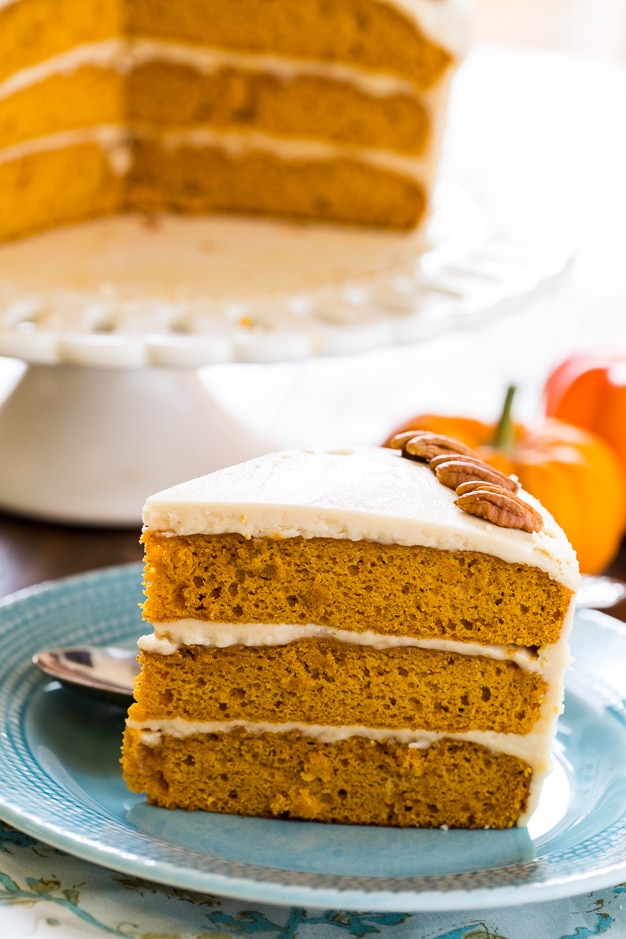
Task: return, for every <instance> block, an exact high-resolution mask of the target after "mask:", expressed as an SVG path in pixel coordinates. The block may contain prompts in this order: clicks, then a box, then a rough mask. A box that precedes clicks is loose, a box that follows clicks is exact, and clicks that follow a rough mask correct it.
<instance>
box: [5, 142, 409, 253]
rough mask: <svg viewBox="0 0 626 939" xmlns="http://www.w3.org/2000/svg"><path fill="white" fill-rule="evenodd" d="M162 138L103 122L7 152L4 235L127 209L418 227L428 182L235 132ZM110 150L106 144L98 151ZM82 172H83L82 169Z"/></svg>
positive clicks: (105, 147) (13, 234) (19, 233)
mask: <svg viewBox="0 0 626 939" xmlns="http://www.w3.org/2000/svg"><path fill="white" fill-rule="evenodd" d="M187 140H188V138H186V137H185V136H182V137H176V138H174V139H169V140H168V139H166V140H162V139H153V138H150V137H149V136H148V135H145V136H142V137H135V138H133V137H132V136H130V137H129V136H128V135H125V134H124V133H123V131H122V130H121V129H119V128H107V127H98V128H92V129H87V130H85V131H82V130H78V131H76V132H74V133H72V132H70V133H68V134H59V135H56V136H54V137H47V138H40V139H38V140H36V141H29V142H27V143H25V144H21V145H17V146H16V147H13V148H7V149H5V150H4V151H0V240H2V239H6V238H15V237H20V236H22V235H26V234H30V233H31V232H33V231H37V230H39V229H41V228H46V227H52V226H55V225H58V224H61V223H67V222H76V221H80V220H82V219H85V218H89V217H92V216H93V215H103V214H110V213H111V212H120V211H139V212H141V211H146V212H152V211H156V212H165V211H173V212H178V213H181V214H204V213H207V212H237V211H239V212H245V213H251V214H256V213H264V214H272V215H275V216H282V217H285V218H296V217H298V218H309V219H318V220H326V221H334V222H342V223H350V224H362V225H378V224H380V225H392V226H393V227H398V228H408V227H410V226H411V225H412V224H413V222H414V220H415V219H417V218H419V217H421V215H422V214H423V212H424V210H425V194H424V190H423V188H422V185H421V184H420V182H419V181H417V180H414V179H403V178H402V177H401V176H399V175H396V174H395V173H394V172H393V171H392V172H388V171H387V170H385V169H384V167H378V166H376V165H374V164H366V163H359V162H356V161H352V160H347V159H343V160H338V161H335V162H333V161H332V160H331V159H328V160H326V159H324V158H322V159H320V158H319V153H318V150H317V149H315V150H314V152H313V154H312V157H311V158H310V159H309V158H307V157H306V154H305V155H304V156H303V157H302V158H297V159H294V160H289V159H288V158H286V159H283V158H282V157H281V156H280V155H275V154H273V153H272V152H269V151H267V150H264V149H263V148H258V147H257V146H256V142H255V145H254V146H253V147H252V149H251V150H250V152H248V153H245V152H242V151H241V150H240V149H239V148H238V146H236V143H235V145H234V146H233V141H223V140H220V139H219V137H218V136H217V135H210V141H212V142H210V141H208V142H207V143H206V145H204V144H203V142H202V139H200V140H198V139H193V138H192V139H191V140H190V141H189V142H187ZM98 150H99V151H100V152H96V151H98ZM78 177H80V178H78Z"/></svg>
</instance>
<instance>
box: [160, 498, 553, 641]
mask: <svg viewBox="0 0 626 939" xmlns="http://www.w3.org/2000/svg"><path fill="white" fill-rule="evenodd" d="M438 485H439V484H438ZM441 488H443V487H441ZM459 514H460V513H459ZM143 543H144V551H145V557H146V563H147V567H146V573H145V577H146V581H147V583H148V585H149V596H148V599H147V600H146V602H145V604H144V608H143V612H144V617H145V618H146V619H148V620H151V621H152V622H156V623H162V622H165V621H167V620H178V619H182V618H185V617H193V618H197V619H207V620H215V621H221V622H224V621H227V620H229V619H230V620H234V621H235V622H237V621H239V622H244V623H260V622H265V623H319V624H322V625H327V626H335V627H337V628H339V629H347V630H354V631H357V632H360V631H363V630H373V631H374V632H377V633H382V634H384V635H386V634H397V635H409V636H415V637H437V638H445V639H456V640H459V641H467V642H482V643H493V644H497V645H507V644H512V645H518V646H544V645H546V644H551V643H554V642H557V641H558V639H559V636H560V632H561V626H562V623H563V619H564V617H565V614H566V612H567V610H568V609H569V606H570V601H571V592H570V591H569V590H568V589H567V588H566V587H564V586H563V585H562V584H559V583H557V582H556V581H554V580H552V579H551V578H550V577H549V576H548V575H547V574H546V573H544V572H543V571H539V570H537V569H536V568H532V567H529V566H528V565H523V564H507V563H505V562H504V561H502V560H500V559H498V558H491V557H489V556H487V555H485V554H481V553H479V552H475V551H457V552H454V551H446V552H441V551H438V550H437V549H435V548H430V547H422V546H420V545H410V546H408V545H390V544H385V545H382V544H380V543H378V542H372V541H349V540H347V539H345V538H343V539H332V538H302V537H293V538H283V539H277V538H246V537H244V536H242V535H237V534H225V535H187V536H170V537H167V536H164V535H161V534H159V533H158V532H153V531H146V532H144V535H143Z"/></svg>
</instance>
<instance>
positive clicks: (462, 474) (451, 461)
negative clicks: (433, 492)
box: [430, 455, 519, 492]
mask: <svg viewBox="0 0 626 939" xmlns="http://www.w3.org/2000/svg"><path fill="white" fill-rule="evenodd" d="M430 467H431V469H432V470H433V471H434V473H435V476H436V477H437V479H438V480H439V482H440V483H443V485H444V486H447V487H448V488H449V489H457V487H458V486H460V485H461V484H462V483H465V482H471V481H472V480H480V481H481V482H488V483H494V484H496V485H498V486H502V488H503V489H507V490H508V491H509V492H517V490H518V489H519V483H518V482H517V480H515V479H513V478H512V477H511V476H506V475H505V474H504V473H501V472H500V470H499V469H496V468H495V467H493V466H489V464H488V463H485V462H484V460H476V459H474V457H471V456H463V455H460V456H450V457H445V456H438V457H435V459H434V460H431V462H430Z"/></svg>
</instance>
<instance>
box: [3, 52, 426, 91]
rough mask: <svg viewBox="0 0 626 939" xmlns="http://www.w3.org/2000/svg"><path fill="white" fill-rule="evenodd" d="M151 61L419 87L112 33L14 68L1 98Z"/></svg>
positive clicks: (376, 75) (306, 62)
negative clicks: (89, 71)
mask: <svg viewBox="0 0 626 939" xmlns="http://www.w3.org/2000/svg"><path fill="white" fill-rule="evenodd" d="M150 62H165V63H168V64H173V65H184V66H189V67H191V68H194V69H196V70H197V71H199V72H201V73H202V74H205V75H208V74H211V73H212V72H216V71H218V69H221V68H236V69H240V70H244V71H248V72H262V73H266V74H270V75H274V76H276V77H277V78H280V79H289V78H293V77H294V76H298V75H312V76H318V77H323V78H329V79H332V80H334V81H337V82H344V83H346V84H350V85H354V86H355V87H358V88H360V89H361V90H362V91H364V92H366V93H367V94H370V95H374V96H378V97H387V96H389V95H395V94H404V95H406V94H410V95H413V94H414V93H415V92H414V89H413V86H412V85H411V83H410V82H408V81H406V80H404V79H401V78H398V77H397V76H395V75H386V74H382V73H380V72H365V71H363V70H362V69H358V68H355V67H353V66H349V65H342V64H338V63H331V62H323V61H316V60H314V59H290V58H286V57H285V58H279V57H278V56H273V55H253V54H251V53H242V52H231V51H229V50H225V49H210V48H207V47H205V46H190V45H185V44H183V43H175V42H166V41H164V40H157V39H107V40H103V41H102V42H93V43H84V44H82V45H80V46H75V47H74V48H73V49H69V50H67V51H66V52H62V53H60V54H59V55H55V56H51V57H50V58H49V59H46V60H45V61H43V62H38V63H37V64H36V65H31V66H30V67H28V68H24V69H21V70H20V71H19V72H14V73H13V75H11V76H10V77H9V78H7V79H6V80H5V81H4V82H2V83H0V100H2V99H3V98H8V97H9V96H10V95H13V94H16V93H17V92H19V91H23V90H24V89H25V88H29V87H30V86H32V85H36V84H38V83H39V82H42V81H45V80H46V79H48V78H51V77H53V76H55V75H71V74H73V73H74V72H76V71H77V70H78V69H80V68H84V67H86V66H91V67H93V68H101V69H112V70H113V71H116V72H119V73H120V74H127V73H129V72H131V71H132V70H133V69H134V68H137V67H139V66H142V65H146V64H147V63H150Z"/></svg>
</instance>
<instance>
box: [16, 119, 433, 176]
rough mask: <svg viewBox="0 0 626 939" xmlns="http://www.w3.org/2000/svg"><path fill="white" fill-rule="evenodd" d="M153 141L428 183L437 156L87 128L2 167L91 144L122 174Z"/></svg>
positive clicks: (38, 143)
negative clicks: (138, 144)
mask: <svg viewBox="0 0 626 939" xmlns="http://www.w3.org/2000/svg"><path fill="white" fill-rule="evenodd" d="M142 137H144V138H146V139H147V138H153V139H155V140H157V141H158V142H159V145H160V146H163V147H165V148H168V149H177V148H180V147H198V148H216V149H219V150H222V151H224V152H226V153H229V154H231V155H232V156H243V155H245V154H246V153H253V152H263V153H268V154H271V155H272V156H274V157H277V158H278V159H280V160H287V161H289V160H302V161H311V162H324V161H333V162H334V161H336V160H353V161H354V162H355V163H361V164H364V165H367V166H371V167H376V168H378V169H381V170H385V171H388V172H392V173H397V174H398V175H401V176H406V177H408V178H411V179H416V180H418V181H421V180H425V179H426V178H427V177H428V175H429V173H430V172H431V171H432V167H433V160H434V155H433V154H432V153H431V154H427V155H426V156H424V157H422V158H418V157H403V156H400V155H399V154H395V153H391V152H388V151H383V150H372V149H367V148H364V147H344V146H339V145H337V144H332V143H325V142H323V141H318V140H304V139H302V140H298V139H295V138H294V139H289V138H286V137H276V136H273V135H270V134H262V133H257V132H254V131H219V130H209V129H205V128H192V129H190V130H181V131H172V132H169V133H168V132H166V133H158V134H155V133H154V132H153V131H151V130H150V129H144V130H142V129H141V128H138V127H135V128H133V130H132V131H128V130H127V129H125V128H123V127H109V126H99V127H85V128H80V129H78V130H68V131H63V132H61V133H58V134H51V135H50V136H48V137H37V138H35V139H34V140H25V141H23V142H22V143H19V144H15V145H14V146H12V147H5V149H4V150H0V164H1V163H10V162H12V161H14V160H21V159H24V157H26V156H28V155H29V154H31V153H42V152H45V151H49V150H63V149H66V148H67V147H72V146H81V145H83V144H89V143H93V144H96V145H97V146H100V147H102V149H103V152H104V153H105V155H106V156H107V158H108V159H109V160H110V163H111V168H112V170H113V172H115V173H116V174H119V175H123V174H125V173H127V172H128V170H129V169H130V167H131V166H132V159H133V158H132V150H133V139H140V138H142Z"/></svg>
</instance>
